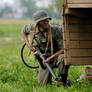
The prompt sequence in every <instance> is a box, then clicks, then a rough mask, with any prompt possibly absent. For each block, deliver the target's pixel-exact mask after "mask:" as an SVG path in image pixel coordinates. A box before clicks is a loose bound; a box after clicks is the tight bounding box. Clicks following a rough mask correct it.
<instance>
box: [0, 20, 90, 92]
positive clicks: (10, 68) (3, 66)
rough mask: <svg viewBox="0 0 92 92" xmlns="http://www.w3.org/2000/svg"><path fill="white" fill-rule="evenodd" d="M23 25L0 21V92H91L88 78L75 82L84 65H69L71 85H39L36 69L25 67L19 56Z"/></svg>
mask: <svg viewBox="0 0 92 92" xmlns="http://www.w3.org/2000/svg"><path fill="white" fill-rule="evenodd" d="M4 21H5V20H4ZM25 23H26V22H25ZM23 25H24V24H22V23H21V22H19V24H17V23H14V24H12V23H9V24H2V23H0V92H51V91H52V92H91V90H92V84H89V81H88V80H82V81H80V82H76V79H77V78H79V76H80V75H81V74H82V72H83V68H84V67H85V66H71V67H70V69H69V76H68V77H69V78H70V79H72V80H73V81H74V83H73V85H72V86H71V87H63V86H61V87H56V86H55V85H52V86H51V85H47V86H40V85H39V84H38V69H36V70H32V69H29V68H27V67H26V66H25V65H24V64H23V63H22V61H21V58H20V49H21V46H22V45H23V43H24V42H23V40H21V38H22V36H21V29H22V26H23Z"/></svg>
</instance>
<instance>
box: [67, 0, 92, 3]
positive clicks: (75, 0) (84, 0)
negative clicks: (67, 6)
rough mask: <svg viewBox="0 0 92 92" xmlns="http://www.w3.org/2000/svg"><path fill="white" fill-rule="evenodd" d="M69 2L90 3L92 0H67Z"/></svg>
mask: <svg viewBox="0 0 92 92" xmlns="http://www.w3.org/2000/svg"><path fill="white" fill-rule="evenodd" d="M67 3H76V4H90V3H92V0H67Z"/></svg>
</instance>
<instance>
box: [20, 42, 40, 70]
mask: <svg viewBox="0 0 92 92" xmlns="http://www.w3.org/2000/svg"><path fill="white" fill-rule="evenodd" d="M25 46H26V43H24V44H23V46H22V48H21V59H22V61H23V63H24V64H25V65H26V66H27V67H29V68H31V69H37V68H39V66H30V65H28V64H27V63H26V61H25V60H24V57H23V51H24V48H25Z"/></svg>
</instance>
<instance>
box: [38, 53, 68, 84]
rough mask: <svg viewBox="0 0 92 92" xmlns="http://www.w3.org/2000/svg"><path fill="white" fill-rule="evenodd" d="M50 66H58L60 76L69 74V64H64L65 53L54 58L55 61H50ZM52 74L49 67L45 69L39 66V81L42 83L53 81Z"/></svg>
mask: <svg viewBox="0 0 92 92" xmlns="http://www.w3.org/2000/svg"><path fill="white" fill-rule="evenodd" d="M50 66H51V67H53V66H55V67H57V68H58V77H62V75H64V74H65V75H68V69H69V65H67V66H65V64H64V55H63V54H60V55H59V56H58V57H57V58H55V59H53V62H52V63H50ZM51 78H52V76H51V74H50V72H49V70H48V68H46V69H45V70H43V69H42V68H41V67H39V74H38V83H39V84H41V85H46V84H48V83H50V84H51V83H52V81H51Z"/></svg>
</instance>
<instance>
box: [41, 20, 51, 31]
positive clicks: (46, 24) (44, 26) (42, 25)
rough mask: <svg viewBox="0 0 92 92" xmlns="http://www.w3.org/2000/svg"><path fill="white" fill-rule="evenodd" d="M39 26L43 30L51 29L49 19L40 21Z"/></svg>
mask: <svg viewBox="0 0 92 92" xmlns="http://www.w3.org/2000/svg"><path fill="white" fill-rule="evenodd" d="M39 26H40V27H41V28H43V29H47V28H48V27H49V19H45V20H42V21H40V22H39Z"/></svg>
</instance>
